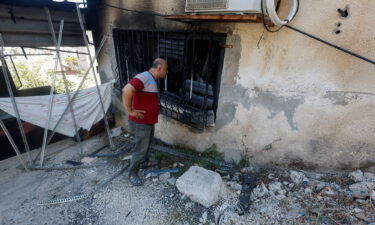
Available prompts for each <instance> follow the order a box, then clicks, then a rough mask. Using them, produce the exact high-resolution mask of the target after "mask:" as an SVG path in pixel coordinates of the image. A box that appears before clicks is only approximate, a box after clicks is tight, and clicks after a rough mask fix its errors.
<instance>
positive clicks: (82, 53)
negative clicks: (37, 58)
mask: <svg viewBox="0 0 375 225" xmlns="http://www.w3.org/2000/svg"><path fill="white" fill-rule="evenodd" d="M23 48H31V49H40V50H48V51H51V52H55V51H56V50H55V49H51V48H43V47H26V46H24V47H23ZM59 52H66V53H74V54H80V55H87V53H85V52H78V51H76V52H73V51H68V50H61V49H60V50H59ZM27 55H35V54H27Z"/></svg>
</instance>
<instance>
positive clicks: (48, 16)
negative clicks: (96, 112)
mask: <svg viewBox="0 0 375 225" xmlns="http://www.w3.org/2000/svg"><path fill="white" fill-rule="evenodd" d="M44 10H45V11H46V14H47V18H48V25H49V28H50V30H51V35H52V41H53V44H54V45H55V46H56V55H57V59H58V61H59V64H60V68H61V73H62V76H63V79H64V86H65V92H66V96H67V98H68V102H69V103H70V102H71V98H70V90H69V87H68V81H67V79H66V75H65V72H64V67H63V64H62V60H61V55H60V52H59V51H58V49H57V48H58V47H59V46H58V45H59V43H57V40H56V34H55V29H54V28H53V24H52V19H51V13H50V11H49V9H48V8H44ZM70 113H71V115H72V120H73V123H74V131H75V133H76V136H77V140H78V145H79V148H80V157H82V156H83V147H82V143H81V137H80V135H79V133H78V126H77V120H76V117H75V115H74V109H73V103H71V105H70Z"/></svg>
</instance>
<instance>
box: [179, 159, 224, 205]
mask: <svg viewBox="0 0 375 225" xmlns="http://www.w3.org/2000/svg"><path fill="white" fill-rule="evenodd" d="M176 187H177V189H178V190H179V191H180V192H181V193H183V194H185V195H187V196H188V197H189V198H190V199H191V200H192V201H194V202H198V203H200V204H201V205H203V206H205V207H207V208H209V207H210V206H212V205H214V204H215V203H217V202H218V200H219V199H220V198H221V196H222V193H223V189H224V183H223V181H222V179H221V177H220V175H219V174H218V173H216V172H213V171H211V170H207V169H205V168H202V167H199V166H192V167H190V168H189V170H188V171H186V172H185V173H184V174H183V175H182V176H181V177H179V178H178V179H177V181H176Z"/></svg>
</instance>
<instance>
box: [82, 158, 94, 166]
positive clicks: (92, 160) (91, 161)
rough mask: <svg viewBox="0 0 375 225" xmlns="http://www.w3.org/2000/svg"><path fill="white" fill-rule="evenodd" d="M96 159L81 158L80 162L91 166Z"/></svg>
mask: <svg viewBox="0 0 375 225" xmlns="http://www.w3.org/2000/svg"><path fill="white" fill-rule="evenodd" d="M97 159H98V158H96V157H93V158H91V157H83V158H82V159H81V162H83V163H85V164H91V163H93V162H95V161H96V160H97Z"/></svg>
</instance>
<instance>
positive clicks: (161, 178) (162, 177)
mask: <svg viewBox="0 0 375 225" xmlns="http://www.w3.org/2000/svg"><path fill="white" fill-rule="evenodd" d="M170 177H171V173H170V172H166V173H163V174H160V175H159V179H160V180H161V181H167V180H168V179H169V178H170Z"/></svg>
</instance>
